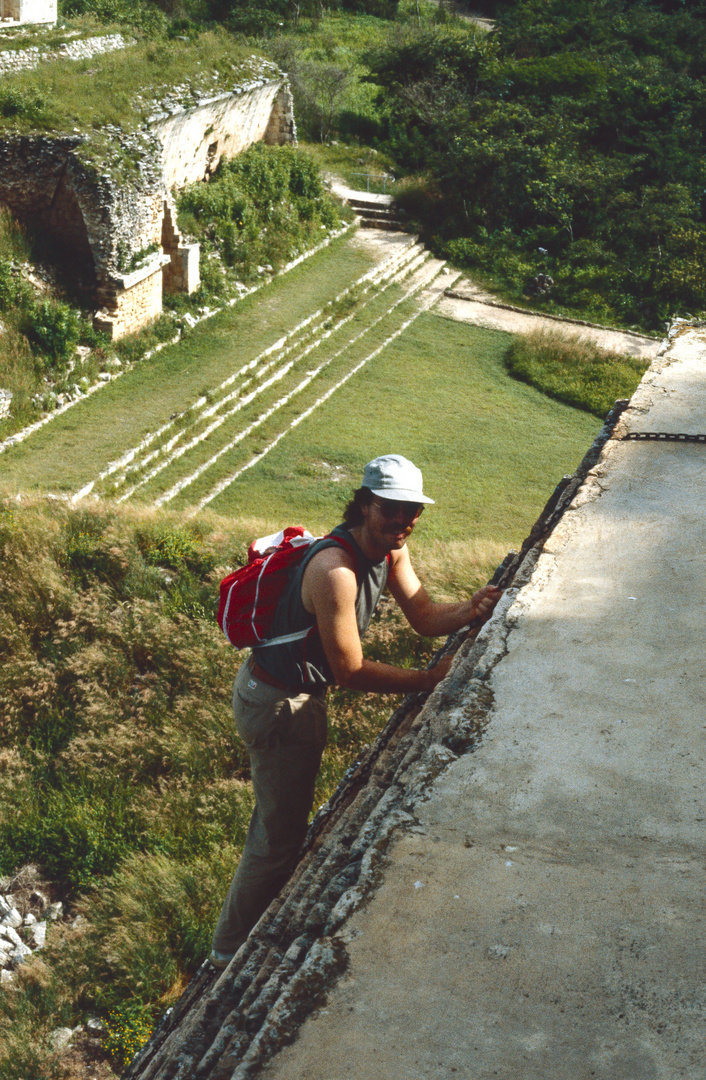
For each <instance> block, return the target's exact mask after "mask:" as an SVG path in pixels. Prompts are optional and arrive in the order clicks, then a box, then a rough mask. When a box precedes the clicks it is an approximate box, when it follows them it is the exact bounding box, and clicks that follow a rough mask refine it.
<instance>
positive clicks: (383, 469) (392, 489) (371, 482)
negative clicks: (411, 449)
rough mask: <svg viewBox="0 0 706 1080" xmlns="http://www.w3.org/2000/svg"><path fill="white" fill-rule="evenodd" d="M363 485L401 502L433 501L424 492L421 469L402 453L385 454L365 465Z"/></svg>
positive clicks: (375, 493) (380, 494)
mask: <svg viewBox="0 0 706 1080" xmlns="http://www.w3.org/2000/svg"><path fill="white" fill-rule="evenodd" d="M362 486H363V487H365V488H370V490H371V491H372V493H373V495H379V496H380V498H381V499H399V500H400V501H401V502H410V503H433V502H434V500H433V499H429V498H427V496H426V495H425V494H424V493H423V492H422V474H421V470H420V469H418V468H417V466H416V465H413V464H412V462H411V461H409V460H408V458H405V457H402V456H401V455H400V454H384V455H383V456H382V457H377V458H374V460H373V461H369V462H368V464H367V465H366V466H365V472H364V473H363V485H362Z"/></svg>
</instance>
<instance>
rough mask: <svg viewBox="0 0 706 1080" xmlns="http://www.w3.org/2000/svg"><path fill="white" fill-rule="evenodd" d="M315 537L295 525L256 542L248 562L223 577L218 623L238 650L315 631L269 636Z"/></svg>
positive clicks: (346, 546)
mask: <svg viewBox="0 0 706 1080" xmlns="http://www.w3.org/2000/svg"><path fill="white" fill-rule="evenodd" d="M317 539H321V538H320V537H316V536H312V535H311V533H310V532H307V531H306V529H305V528H304V527H303V526H302V525H291V526H289V527H288V528H286V529H283V530H282V531H281V532H278V533H274V534H273V535H272V536H264V537H262V538H261V539H259V540H254V541H253V542H252V544H251V545H250V547H249V548H248V562H247V563H246V565H245V566H241V567H240V569H239V570H235V571H233V573H232V574H228V576H227V577H225V578H223V581H222V582H221V589H220V603H219V605H218V615H217V619H218V625H219V626H220V628H221V630H222V631H223V633H224V634H225V636H226V637H227V638H228V641H229V642H230V643H231V645H235V647H236V649H249V648H252V647H253V646H254V645H283V644H285V643H286V642H288V641H300V640H301V639H302V638H305V637H306V635H307V634H308V633H310V631H311V630H312V629H313V627H309V628H308V629H306V630H298V631H296V632H295V633H293V634H284V635H283V636H282V637H278V638H271V639H269V640H268V638H267V635H268V634H269V632H270V627H271V626H272V620H273V619H274V615H275V611H276V609H277V604H278V602H279V598H280V596H281V595H282V593H283V591H284V589H285V586H286V585H287V584H288V582H289V581H290V579H291V576H292V573H293V571H294V569H295V568H296V567H297V566H298V565H299V563H300V562H301V561H302V559H303V558H304V556H305V555H306V553H307V551H308V550H309V548H310V547H311V545H312V544H313V543H315V541H316V540H317ZM335 540H336V543H338V544H341V546H342V547H345V548H346V550H347V551H348V550H349V551H350V552H351V554H353V555H355V552H354V550H353V548H352V547H349V545H347V544H346V543H345V541H344V540H342V539H341V538H340V537H338V536H337V537H335Z"/></svg>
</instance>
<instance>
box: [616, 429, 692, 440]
mask: <svg viewBox="0 0 706 1080" xmlns="http://www.w3.org/2000/svg"><path fill="white" fill-rule="evenodd" d="M637 440H640V441H641V442H643V441H649V442H689V443H692V442H693V443H706V435H686V434H684V432H677V431H630V432H629V433H628V434H627V435H623V437H622V439H621V440H620V441H621V442H636V441H637Z"/></svg>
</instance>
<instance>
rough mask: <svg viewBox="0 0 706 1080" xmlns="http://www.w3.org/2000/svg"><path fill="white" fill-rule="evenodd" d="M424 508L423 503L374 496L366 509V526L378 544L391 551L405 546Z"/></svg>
mask: <svg viewBox="0 0 706 1080" xmlns="http://www.w3.org/2000/svg"><path fill="white" fill-rule="evenodd" d="M423 509H424V507H423V506H422V504H421V503H413V502H401V501H400V500H398V499H382V498H380V496H379V495H374V496H373V499H372V501H371V503H370V505H369V506H367V507H365V508H364V512H366V511H367V513H366V525H367V527H368V529H369V530H370V531H371V533H372V535H373V537H374V539H375V540H376V542H377V543H380V544H382V545H384V546H385V547H386V548H388V549H389V550H390V551H393V550H395V549H396V548H401V547H403V546H404V544H405V542H406V540H407V537H408V536H409V535H410V534H411V532H412V529H413V528H414V526H415V525H416V524H417V522H418V521H419V518H420V517H421V514H422V511H423Z"/></svg>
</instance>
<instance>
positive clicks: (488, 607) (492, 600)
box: [471, 585, 503, 623]
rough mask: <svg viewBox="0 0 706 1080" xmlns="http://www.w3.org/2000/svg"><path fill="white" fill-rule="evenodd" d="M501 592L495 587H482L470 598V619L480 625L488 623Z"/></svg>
mask: <svg viewBox="0 0 706 1080" xmlns="http://www.w3.org/2000/svg"><path fill="white" fill-rule="evenodd" d="M502 594H503V591H502V589H499V588H498V587H497V585H484V586H483V588H482V589H479V590H478V592H476V593H474V594H473V596H472V597H471V619H473V620H476V621H477V622H480V623H485V622H487V621H488V619H489V618H490V616H491V615H492V614H493V610H494V608H495V605H496V604H497V602H498V600H499V599H500V597H501V596H502Z"/></svg>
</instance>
